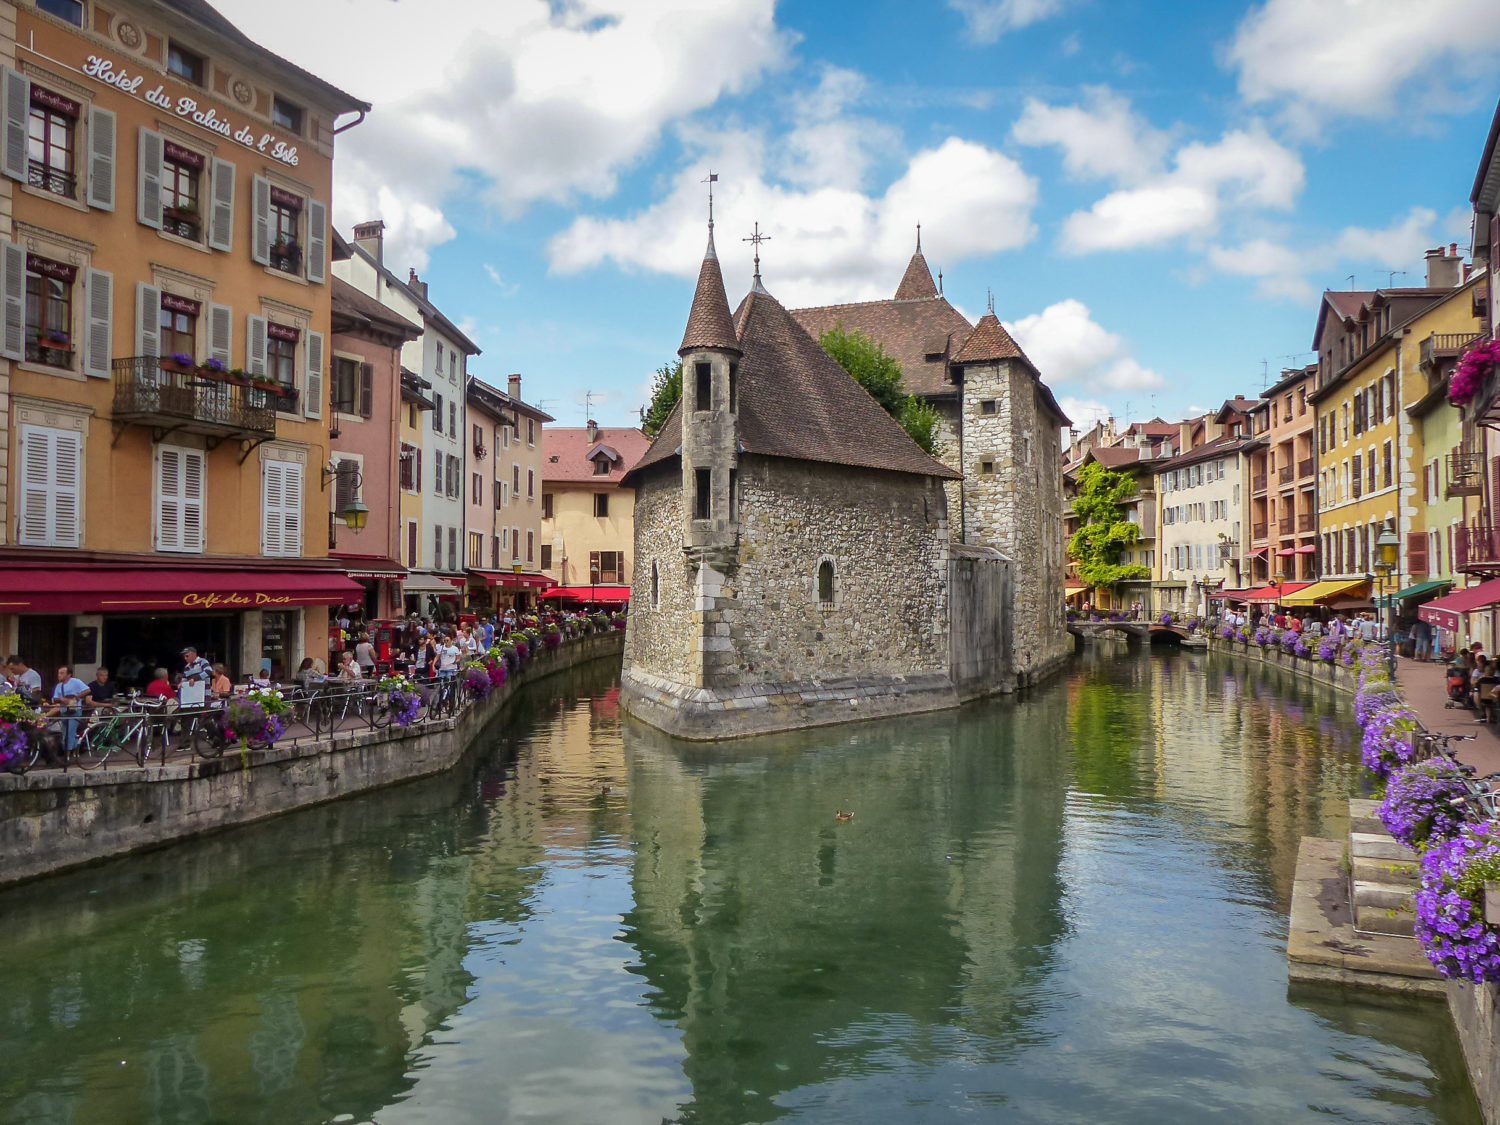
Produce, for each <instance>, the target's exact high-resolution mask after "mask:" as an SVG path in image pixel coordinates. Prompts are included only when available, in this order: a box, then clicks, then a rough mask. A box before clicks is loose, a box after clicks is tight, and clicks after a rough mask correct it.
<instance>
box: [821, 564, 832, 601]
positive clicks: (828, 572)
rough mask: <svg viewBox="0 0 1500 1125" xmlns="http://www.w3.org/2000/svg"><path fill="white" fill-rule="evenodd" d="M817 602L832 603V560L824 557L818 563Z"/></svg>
mask: <svg viewBox="0 0 1500 1125" xmlns="http://www.w3.org/2000/svg"><path fill="white" fill-rule="evenodd" d="M818 604H819V605H824V606H830V605H832V604H833V560H831V559H824V560H823V561H822V562H820V563H819V564H818Z"/></svg>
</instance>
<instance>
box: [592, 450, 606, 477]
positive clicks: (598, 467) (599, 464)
mask: <svg viewBox="0 0 1500 1125" xmlns="http://www.w3.org/2000/svg"><path fill="white" fill-rule="evenodd" d="M594 475H595V476H596V477H607V476H609V458H608V457H606V456H605V455H604V454H602V453H601V454H600V455H599V456H598V457H595V458H594Z"/></svg>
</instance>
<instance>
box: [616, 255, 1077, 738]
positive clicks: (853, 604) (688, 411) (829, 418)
mask: <svg viewBox="0 0 1500 1125" xmlns="http://www.w3.org/2000/svg"><path fill="white" fill-rule="evenodd" d="M924 268H925V267H924ZM965 323H967V322H965ZM948 348H949V345H948V344H947V343H946V342H945V343H944V351H945V354H946V352H947V350H948ZM952 350H953V353H954V356H955V362H964V363H969V364H972V368H973V370H974V372H975V374H976V376H977V379H976V383H977V385H979V386H980V387H982V388H983V389H984V391H985V393H986V394H987V395H993V396H994V399H993V400H986V401H987V402H988V408H987V409H985V412H984V416H985V417H986V418H990V417H993V418H995V419H1000V420H1002V424H1010V423H1011V420H1012V419H1014V420H1015V423H1016V424H1018V425H1031V424H1033V422H1034V408H1033V405H1032V399H1031V397H1029V395H1026V396H1022V395H1017V394H1016V391H1015V387H1014V383H1013V380H1014V379H1015V378H1016V377H1017V376H1018V375H1019V376H1020V377H1022V378H1030V379H1032V380H1033V381H1034V378H1035V377H1034V373H1032V372H1031V369H1030V367H1029V364H1026V365H1025V366H1024V367H1020V366H1018V363H1024V356H1021V355H1020V349H1019V348H1016V347H1015V344H1014V342H1012V341H1010V339H1009V336H1008V335H1006V334H1005V331H1004V329H1003V328H1002V327H1001V326H1000V324H999V322H998V321H997V320H995V318H994V316H993V314H990V315H989V316H987V317H985V318H984V319H983V320H981V322H980V324H979V325H978V326H976V327H975V328H973V329H970V330H969V331H968V332H967V333H966V334H965V335H964V338H963V339H962V340H960V341H958V343H957V344H955V345H954V346H953V348H952ZM679 355H680V356H681V357H682V361H683V388H682V398H681V400H680V401H679V403H678V405H677V408H676V409H675V410H674V411H673V413H672V415H671V416H670V417H669V418H668V419H667V422H666V424H665V425H664V426H663V428H662V431H661V433H660V434H659V435H658V436H657V438H656V439H655V441H654V442H653V443H652V445H651V447H650V449H649V450H647V452H646V454H645V455H644V456H643V457H642V458H641V459H640V461H639V462H637V463H636V465H635V466H634V467H633V468H632V469H631V471H630V472H629V473H627V474H626V477H625V479H624V481H623V482H622V483H624V484H625V485H627V486H629V487H633V488H634V489H635V492H636V506H635V543H636V567H635V574H634V581H633V583H632V590H631V599H630V600H631V614H630V622H629V625H628V627H627V631H626V639H625V662H624V671H623V678H622V701H623V703H624V705H625V707H626V708H627V709H628V710H630V711H631V712H632V713H633V714H635V715H637V716H638V717H640V718H643V719H645V720H646V721H648V722H650V723H652V724H653V725H655V726H658V727H661V728H662V729H664V730H667V731H669V732H671V733H674V734H678V735H682V736H685V737H689V738H700V739H716V738H725V737H733V736H737V735H746V734H755V733H759V732H762V731H769V730H781V729H788V728H793V727H803V726H815V725H821V724H825V723H834V722H845V721H849V720H851V719H865V718H872V717H876V716H882V715H892V714H902V713H909V712H915V711H924V710H933V709H937V708H942V707H950V706H954V705H956V704H957V703H958V702H960V701H961V700H962V699H965V698H971V697H974V696H978V695H982V694H987V693H990V692H994V691H1001V690H1008V689H1009V688H1011V687H1013V686H1014V685H1015V683H1016V681H1017V662H1016V660H1015V657H1014V655H1013V652H1012V646H1013V644H1014V643H1015V640H1016V636H1017V633H1016V629H1015V625H1016V624H1017V622H1016V614H1017V609H1016V606H1017V604H1018V601H1019V599H1018V598H1017V596H1016V593H1015V591H1014V590H1013V588H1012V568H1011V564H1010V562H1009V560H1008V559H1007V558H1006V557H1005V556H1004V555H1003V554H1002V553H1001V552H1000V551H999V550H996V549H994V547H991V546H988V545H979V546H965V545H963V544H962V543H960V542H957V541H956V538H957V537H955V536H953V535H952V529H951V527H950V515H949V511H950V508H949V495H948V492H947V489H948V488H949V487H951V485H952V484H953V483H954V482H958V481H960V480H961V479H962V478H961V474H960V473H959V472H958V471H956V470H954V469H952V468H950V467H948V466H947V465H945V464H943V463H942V462H941V461H939V460H936V459H934V458H932V457H930V456H928V455H927V454H926V453H924V452H923V451H922V450H921V448H920V447H918V446H917V445H916V443H915V442H913V441H912V440H911V438H910V437H909V436H908V435H907V433H906V431H905V430H904V429H902V427H901V426H900V424H899V423H897V422H896V421H895V420H894V419H893V418H891V417H890V415H888V414H887V413H886V412H885V411H884V410H883V409H881V407H880V406H879V404H877V403H876V402H875V400H874V399H873V398H871V397H870V395H869V394H868V393H866V392H865V390H864V389H863V388H862V387H860V386H859V384H858V383H856V382H855V381H854V379H853V378H852V377H851V376H850V375H849V374H848V373H847V372H845V371H844V369H843V368H842V367H840V366H839V365H838V364H837V363H836V362H835V361H834V360H833V359H832V358H831V357H830V356H829V355H828V354H827V353H826V352H825V351H824V350H823V348H822V347H821V346H820V345H819V344H818V342H817V340H815V339H814V338H813V337H812V336H811V335H810V334H809V332H808V330H807V329H806V328H805V327H804V326H803V325H802V324H800V323H798V319H797V317H795V316H794V315H793V314H792V313H790V312H788V311H787V310H786V309H785V308H784V307H783V306H782V305H781V304H780V303H779V302H778V301H777V300H776V299H775V298H774V297H772V296H771V294H770V293H769V292H767V291H766V289H765V287H764V285H763V284H762V283H761V278H760V274H759V269H758V266H757V272H756V275H755V279H754V284H753V286H752V288H751V291H750V293H749V294H748V295H747V296H746V297H745V299H744V300H743V301H742V302H741V303H740V306H739V308H738V309H737V310H736V311H735V312H734V313H733V315H731V313H730V311H729V302H728V300H727V298H726V296H725V291H724V282H723V277H722V274H721V272H720V268H719V262H718V258H717V255H716V253H715V251H714V245H713V234H712V227H710V232H709V244H708V251H707V254H706V255H705V257H704V260H703V264H702V267H701V269H700V271H699V277H698V286H697V290H696V292H695V294H694V298H693V305H692V310H691V312H690V314H689V317H688V324H687V330H686V332H685V333H684V336H683V341H682V346H681V348H680V349H679ZM958 356H962V357H963V358H962V360H961V361H960V360H958V359H957V358H956V357H958ZM1037 385H1039V384H1037ZM1028 390H1029V389H1028ZM1043 390H1044V391H1045V388H1043ZM1047 397H1048V398H1049V399H1050V395H1048V396H1047ZM1002 398H1003V399H1004V404H1003V408H1002V406H1001V404H1000V401H999V400H1001V399H1002ZM1019 400H1024V401H1019ZM1018 401H1019V408H1018ZM974 409H975V413H976V416H977V415H978V412H979V411H980V409H981V408H980V407H979V406H978V405H977V403H976V405H975V407H974ZM1053 409H1054V410H1055V406H1054V407H1053ZM1057 414H1058V416H1059V417H1060V414H1061V412H1060V411H1058V412H1057ZM1027 440H1028V441H1031V435H1028V438H1027ZM990 441H991V439H990V438H989V437H987V436H986V437H981V438H977V439H976V445H975V448H976V449H980V448H982V449H984V450H986V451H987V452H986V459H987V460H988V461H989V464H987V465H986V467H985V470H984V471H985V473H986V474H987V479H986V482H985V483H986V484H987V485H988V486H989V487H988V488H982V487H976V488H974V489H972V490H969V491H967V492H960V493H959V496H960V497H961V498H962V499H963V502H964V503H965V504H968V503H969V502H970V501H972V506H973V519H975V520H976V521H977V522H978V524H980V525H981V526H984V527H985V528H986V529H987V531H986V534H990V533H994V534H995V536H996V538H997V539H998V538H1000V537H1001V535H1002V534H1003V533H1005V528H1006V527H1007V525H1009V524H1011V523H1013V522H1014V521H1018V520H1028V521H1030V532H1029V535H1030V536H1035V535H1036V534H1037V531H1038V529H1039V528H1045V526H1046V516H1047V515H1049V514H1050V515H1052V516H1054V517H1057V518H1059V519H1060V513H1061V500H1060V492H1059V497H1058V500H1057V502H1056V503H1054V504H1053V505H1052V507H1051V509H1050V512H1043V511H1041V510H1040V508H1039V504H1038V497H1039V495H1041V493H1040V492H1039V491H1038V488H1037V486H1036V483H1035V482H1038V481H1039V480H1040V474H1041V473H1042V472H1044V471H1045V469H1046V465H1047V458H1046V456H1045V455H1044V454H1043V447H1048V452H1050V454H1051V458H1052V462H1051V463H1052V477H1053V481H1054V484H1055V485H1056V487H1057V488H1058V489H1059V490H1060V483H1059V482H1060V475H1059V471H1058V463H1057V458H1058V449H1059V447H1060V443H1059V441H1058V440H1057V435H1056V433H1055V430H1054V432H1053V433H1052V434H1050V435H1048V434H1046V433H1045V432H1043V433H1040V434H1036V435H1035V440H1034V445H1033V446H1032V448H1031V449H1030V450H1029V451H1028V452H1029V454H1030V456H1029V457H1028V456H1027V452H1020V453H1017V454H1015V455H1012V454H1011V453H1010V452H1009V450H1008V447H1006V452H1004V453H1001V452H999V451H998V450H996V449H995V448H994V445H991V444H989V443H990ZM957 444H958V448H959V449H962V443H961V442H960V443H957ZM995 444H997V445H998V444H1000V443H998V442H997V443H995ZM1029 482H1030V483H1029ZM966 510H967V509H966ZM1013 537H1015V536H1013ZM1016 538H1025V537H1024V536H1021V537H1016ZM1054 543H1055V538H1054ZM1054 549H1055V548H1054ZM1061 574H1062V565H1061V556H1060V553H1059V554H1058V558H1057V592H1056V599H1055V600H1056V603H1057V605H1056V616H1057V624H1058V628H1057V632H1058V634H1059V637H1058V638H1057V640H1056V643H1055V647H1056V649H1057V650H1058V653H1059V654H1060V653H1061V651H1062V650H1063V648H1064V647H1065V646H1066V645H1067V644H1068V640H1069V638H1068V637H1067V635H1066V632H1065V630H1064V628H1063V626H1062V617H1061V604H1062V586H1061ZM1041 616H1043V615H1042V614H1040V611H1039V610H1038V617H1039V618H1040V617H1041ZM1028 636H1029V635H1028ZM1028 643H1029V641H1028ZM1041 651H1043V646H1041V645H1037V646H1035V648H1034V650H1033V652H1032V654H1031V657H1030V659H1031V660H1032V666H1035V663H1036V653H1038V652H1041Z"/></svg>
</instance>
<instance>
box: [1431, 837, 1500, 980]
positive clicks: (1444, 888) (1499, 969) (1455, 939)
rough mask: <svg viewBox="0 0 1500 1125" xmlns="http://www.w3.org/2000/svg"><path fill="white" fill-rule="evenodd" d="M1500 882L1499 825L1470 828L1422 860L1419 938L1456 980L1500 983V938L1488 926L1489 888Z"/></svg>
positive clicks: (1436, 844) (1442, 842)
mask: <svg viewBox="0 0 1500 1125" xmlns="http://www.w3.org/2000/svg"><path fill="white" fill-rule="evenodd" d="M1495 879H1500V825H1497V824H1496V823H1494V822H1492V821H1485V822H1483V823H1478V824H1468V825H1465V826H1464V828H1462V829H1461V830H1460V831H1459V833H1458V835H1456V836H1454V837H1453V838H1452V839H1449V840H1438V841H1435V842H1434V843H1433V844H1432V846H1431V847H1430V848H1428V849H1427V852H1426V854H1425V855H1424V856H1423V857H1422V885H1421V888H1420V889H1419V890H1418V891H1417V895H1416V908H1417V918H1416V923H1415V932H1416V936H1417V939H1418V940H1419V941H1421V943H1422V946H1423V948H1424V949H1425V951H1426V953H1427V957H1428V960H1430V961H1431V962H1432V963H1433V964H1434V965H1435V966H1437V970H1438V972H1439V973H1441V974H1442V975H1443V976H1445V977H1448V978H1449V979H1452V980H1467V981H1473V982H1474V983H1476V984H1479V983H1482V982H1484V981H1493V980H1500V933H1497V932H1496V931H1495V929H1494V928H1493V927H1491V926H1489V925H1487V924H1486V923H1485V920H1484V884H1485V882H1486V881H1487V880H1495Z"/></svg>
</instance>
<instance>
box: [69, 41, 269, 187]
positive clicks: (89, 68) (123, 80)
mask: <svg viewBox="0 0 1500 1125" xmlns="http://www.w3.org/2000/svg"><path fill="white" fill-rule="evenodd" d="M83 73H85V74H87V75H88V76H89V77H90V78H93V79H97V80H98V81H100V82H103V83H104V84H105V85H106V86H113V87H114V88H115V89H117V90H119V91H120V92H121V93H125V94H130V95H131V96H132V97H137V98H143V99H144V100H146V101H147V102H149V103H150V104H152V105H154V106H156V107H157V108H158V109H165V110H168V111H170V112H172V113H175V114H176V115H177V116H178V117H186V118H188V119H190V120H192V121H194V122H196V123H197V124H199V125H201V126H203V128H205V129H207V130H208V131H209V132H211V133H217V134H218V135H219V136H221V137H224V138H226V139H228V140H231V141H234V142H236V143H237V144H241V145H244V146H245V147H246V148H248V149H252V150H254V151H255V152H259V153H262V154H263V155H265V156H269V157H270V158H271V159H272V160H279V161H281V163H283V164H287V165H290V166H291V167H293V168H295V167H296V166H297V146H296V145H289V144H287V143H286V142H285V141H278V140H277V139H276V137H275V135H274V134H272V133H262V134H260V136H259V137H257V136H256V134H255V132H254V131H252V130H251V128H250V126H248V125H241V126H240V127H239V128H238V129H236V128H235V127H234V122H232V121H230V120H228V119H227V118H223V117H220V116H219V111H218V110H216V109H214V108H213V107H212V106H209V107H208V108H207V109H202V108H200V107H199V105H198V99H197V98H194V97H192V96H191V95H189V94H180V95H178V96H177V97H175V98H174V97H173V96H172V95H171V94H168V93H167V90H166V87H165V86H162V85H160V84H158V85H157V86H156V87H154V88H153V89H150V90H143V89H142V88H141V87H143V86H144V85H145V84H146V76H145V75H144V74H135V75H132V74H131V73H129V72H128V71H126V70H122V69H119V68H117V67H116V65H115V63H114V62H113V61H112V60H110V59H106V58H103V57H101V56H99V55H90V56H89V57H88V61H87V62H86V63H85V64H84V67H83Z"/></svg>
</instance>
